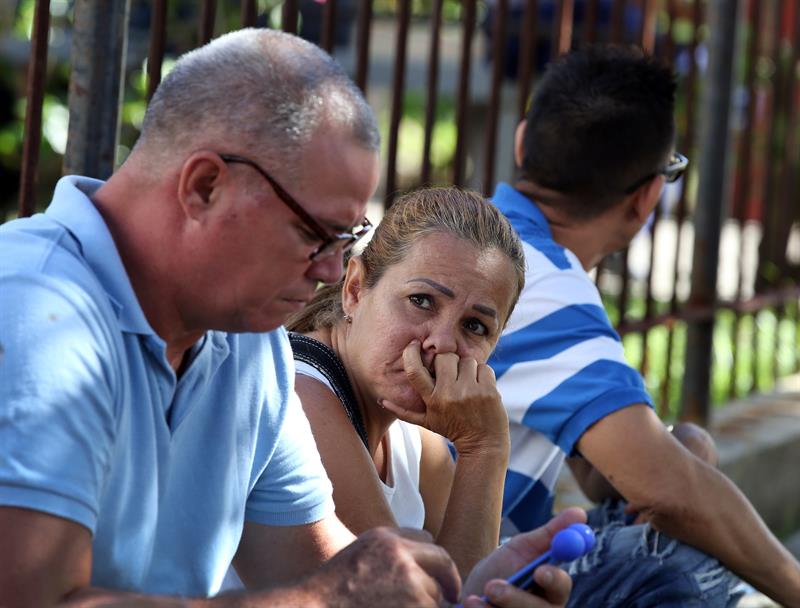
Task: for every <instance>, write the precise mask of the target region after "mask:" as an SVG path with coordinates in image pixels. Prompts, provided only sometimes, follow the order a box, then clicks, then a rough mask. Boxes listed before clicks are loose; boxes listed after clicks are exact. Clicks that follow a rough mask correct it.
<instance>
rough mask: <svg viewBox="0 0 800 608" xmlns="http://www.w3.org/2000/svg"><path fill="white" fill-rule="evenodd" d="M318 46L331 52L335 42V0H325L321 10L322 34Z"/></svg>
mask: <svg viewBox="0 0 800 608" xmlns="http://www.w3.org/2000/svg"><path fill="white" fill-rule="evenodd" d="M320 42H321V44H320V46H321V47H322V48H323V49H325V50H326V51H328V52H329V53H333V47H334V45H335V44H336V0H327V1H326V2H325V8H324V9H323V11H322V36H321V40H320Z"/></svg>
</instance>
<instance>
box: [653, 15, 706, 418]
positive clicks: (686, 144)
mask: <svg viewBox="0 0 800 608" xmlns="http://www.w3.org/2000/svg"><path fill="white" fill-rule="evenodd" d="M702 23H703V10H702V4H701V0H694V2H693V5H692V41H691V43H690V45H689V72H688V74H687V75H686V98H685V104H684V106H685V108H686V110H685V111H684V113H683V118H684V120H683V121H680V122H679V124H678V130H679V133H682V135H683V137H682V140H683V141H682V142H681V143H682V145H683V148H684V150H686V153H687V154H691V152H692V150H693V149H694V110H695V92H696V82H697V60H696V58H697V45H698V43H699V40H698V35H697V33H698V31H699V30H700V26H701V25H702ZM687 179H688V176H687V177H684V179H683V184H682V187H681V194H680V199H678V206H677V209H676V210H675V226H676V229H677V232H676V240H675V259H674V262H673V267H672V285H673V288H672V298H670V303H669V310H670V314H672V315H675V314H677V312H678V290H677V285H678V268H679V264H678V262H679V255H678V254H679V252H680V250H681V231H682V229H683V223H684V222H685V221H686V206H687V205H686V196H687V188H686V181H687ZM674 341H675V329H674V327H672V326H670V327H669V333H668V334H667V374H666V378H665V381H664V389H663V390H664V393H663V396H662V400H663V401H664V402H666V403H667V404H669V402H670V392H669V391H670V384H671V383H672V356H673V351H674V346H675V344H674ZM667 407H669V406H667Z"/></svg>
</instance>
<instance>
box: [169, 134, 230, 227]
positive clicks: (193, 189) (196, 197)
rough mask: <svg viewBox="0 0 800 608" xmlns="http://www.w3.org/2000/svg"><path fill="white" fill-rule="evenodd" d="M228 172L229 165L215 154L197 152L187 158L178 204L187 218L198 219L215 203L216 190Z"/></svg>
mask: <svg viewBox="0 0 800 608" xmlns="http://www.w3.org/2000/svg"><path fill="white" fill-rule="evenodd" d="M226 172H227V165H226V164H225V162H224V161H223V160H222V159H221V158H220V157H219V156H218V155H217V154H215V153H213V152H211V151H207V150H201V151H199V152H195V153H194V154H192V155H191V156H189V158H187V159H186V160H185V161H184V163H183V166H182V167H181V172H180V176H179V177H178V202H179V203H180V205H181V209H183V212H184V214H186V216H188V217H190V218H193V219H197V218H198V217H199V216H200V215H201V214H202V213H204V212H205V211H207V210H208V208H209V207H210V206H211V204H212V203H213V201H214V195H213V194H214V189H215V188H216V187H217V186H218V185H219V183H220V180H222V179H223V178H224V176H225V174H226Z"/></svg>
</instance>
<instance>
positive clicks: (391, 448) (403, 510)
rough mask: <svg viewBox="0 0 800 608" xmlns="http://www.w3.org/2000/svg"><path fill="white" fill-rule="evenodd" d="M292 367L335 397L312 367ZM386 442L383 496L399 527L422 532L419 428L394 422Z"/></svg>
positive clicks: (331, 388)
mask: <svg viewBox="0 0 800 608" xmlns="http://www.w3.org/2000/svg"><path fill="white" fill-rule="evenodd" d="M294 363H295V369H296V371H297V373H298V374H302V375H304V376H309V377H311V378H314V379H315V380H316V381H317V382H321V383H322V384H324V385H325V386H326V387H327V388H328V390H330V391H331V392H332V393H334V390H333V387H332V386H331V385H330V383H329V382H328V380H327V378H325V376H324V375H323V374H322V373H321V372H320V371H319V370H317V369H316V368H315V367H314V366H312V365H309V364H308V363H305V362H303V361H297V360H295V362H294ZM334 394H335V393H334ZM387 440H388V441H389V445H388V446H387V447H388V449H387V450H386V453H387V454H388V462H387V463H386V471H387V473H386V481H385V482H384V481H381V487H382V488H383V495H384V496H385V497H386V502H387V503H389V507H390V508H391V509H392V514H393V515H394V518H395V521H397V524H398V525H399V526H401V527H404V528H416V529H418V530H421V529H422V527H423V525H424V524H425V503H423V502H422V495H421V494H420V493H419V461H420V458H421V457H422V440H421V439H420V435H419V427H417V426H416V425H413V424H409V423H407V422H403V421H402V420H397V421H395V422H393V423H392V425H391V426H390V427H389V431H388V433H387Z"/></svg>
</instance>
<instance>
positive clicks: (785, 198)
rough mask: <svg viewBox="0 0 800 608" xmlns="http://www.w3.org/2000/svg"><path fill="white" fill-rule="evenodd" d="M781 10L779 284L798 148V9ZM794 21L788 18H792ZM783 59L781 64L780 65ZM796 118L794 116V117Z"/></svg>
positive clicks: (782, 308)
mask: <svg viewBox="0 0 800 608" xmlns="http://www.w3.org/2000/svg"><path fill="white" fill-rule="evenodd" d="M782 8H783V10H782V11H781V22H782V23H783V24H784V28H785V29H784V30H783V31H782V32H780V34H781V35H780V39H779V40H780V47H781V54H782V56H781V57H780V59H781V63H779V64H778V66H779V70H780V71H781V73H782V74H783V77H782V82H783V86H781V88H780V102H781V105H782V109H783V117H784V120H783V122H784V128H783V131H784V145H783V151H782V152H783V153H782V156H783V159H782V162H781V165H780V177H779V178H778V181H779V182H780V183H779V186H778V192H777V200H776V201H775V202H776V203H777V204H776V206H777V207H779V208H780V211H779V212H778V218H779V221H778V222H777V223H776V233H777V234H776V237H777V238H776V241H777V242H776V245H775V253H776V260H775V262H776V266H777V268H778V270H779V273H780V283H781V285H783V284H785V281H786V280H787V279H788V278H789V263H788V260H787V256H786V246H787V245H788V242H789V234H790V232H791V225H792V221H791V217H792V214H791V211H792V204H797V203H796V199H795V192H794V190H795V188H794V185H795V184H796V183H797V174H796V172H795V171H793V169H796V165H795V163H794V159H795V157H797V156H798V154H799V153H798V148H800V141H796V140H795V137H794V136H795V134H796V130H795V129H792V113H793V110H794V109H795V104H794V103H793V101H794V99H793V93H794V88H795V83H796V80H797V79H796V77H795V76H794V74H795V69H796V68H797V66H798V65H799V64H800V49H798V48H797V46H796V45H794V44H792V43H793V42H794V40H795V39H797V38H798V36H800V10H798V7H797V2H796V0H783V6H782ZM793 16H794V17H796V19H792V17H793ZM784 60H785V62H786V63H785V64H784ZM795 118H796V117H795ZM788 313H789V310H788V298H786V297H783V298H781V300H780V302H778V303H777V305H776V307H775V348H774V350H773V360H772V368H773V378H774V379H775V380H777V379H778V377H779V376H780V373H779V372H780V354H781V348H780V347H781V341H780V337H781V332H780V329H781V323H782V322H783V320H784V318H786V317H787V316H788Z"/></svg>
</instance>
